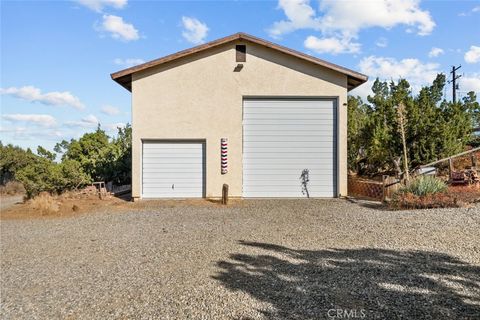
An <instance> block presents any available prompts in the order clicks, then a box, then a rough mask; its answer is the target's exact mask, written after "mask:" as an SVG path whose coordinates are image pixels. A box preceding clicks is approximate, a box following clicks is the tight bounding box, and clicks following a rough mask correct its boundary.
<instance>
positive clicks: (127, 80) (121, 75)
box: [110, 32, 368, 91]
mask: <svg viewBox="0 0 480 320" xmlns="http://www.w3.org/2000/svg"><path fill="white" fill-rule="evenodd" d="M235 40H244V41H249V42H252V43H255V44H258V45H261V46H264V47H267V48H270V49H274V50H277V51H280V52H283V53H286V54H289V55H291V56H294V57H297V58H300V59H303V60H306V61H309V62H312V63H314V64H316V65H320V66H322V67H326V68H329V69H332V70H335V71H338V72H340V73H343V74H345V75H346V76H347V78H348V81H347V83H348V84H347V85H348V90H349V91H350V90H352V89H354V88H356V87H358V86H359V85H361V84H362V83H365V82H366V81H367V80H368V77H367V76H366V75H364V74H361V73H359V72H356V71H353V70H350V69H347V68H344V67H341V66H339V65H336V64H334V63H331V62H327V61H325V60H322V59H318V58H315V57H313V56H310V55H308V54H305V53H302V52H300V51H296V50H293V49H290V48H287V47H284V46H281V45H278V44H275V43H272V42H269V41H266V40H263V39H260V38H257V37H254V36H251V35H249V34H246V33H243V32H239V33H235V34H233V35H231V36H228V37H224V38H220V39H217V40H214V41H211V42H208V43H205V44H202V45H199V46H196V47H193V48H190V49H187V50H183V51H179V52H177V53H174V54H170V55H168V56H165V57H163V58H159V59H155V60H152V61H149V62H145V63H142V64H139V65H137V66H134V67H131V68H128V69H124V70H121V71H118V72H115V73H112V74H111V75H110V76H111V77H112V79H113V80H115V81H116V82H117V83H118V84H120V85H121V86H122V87H124V88H125V89H127V90H128V91H131V90H132V74H133V73H135V72H138V71H142V70H145V69H149V68H152V67H155V66H158V65H160V64H163V63H166V62H170V61H173V60H177V59H180V58H182V57H185V56H188V55H191V54H194V53H197V52H200V51H204V50H207V49H210V48H214V47H217V46H220V45H222V44H225V43H229V42H232V41H235Z"/></svg>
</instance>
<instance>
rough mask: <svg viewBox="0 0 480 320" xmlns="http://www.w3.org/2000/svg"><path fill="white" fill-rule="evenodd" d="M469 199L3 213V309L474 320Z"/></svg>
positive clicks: (479, 212)
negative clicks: (415, 206)
mask: <svg viewBox="0 0 480 320" xmlns="http://www.w3.org/2000/svg"><path fill="white" fill-rule="evenodd" d="M479 230H480V208H479V207H477V208H470V209H441V210H440V209H435V210H424V211H382V210H378V209H377V208H375V207H374V206H370V205H368V204H364V205H360V204H355V203H351V202H348V201H346V200H281V201H279V200H258V201H244V202H242V203H240V204H237V205H233V206H231V207H228V208H224V207H221V206H218V205H215V204H205V205H197V206H192V205H186V204H182V203H181V202H180V203H178V204H176V205H166V204H162V203H155V202H152V203H149V204H148V205H146V206H144V207H142V208H141V209H139V208H138V207H132V210H130V211H127V212H101V213H95V214H86V215H81V216H76V217H71V218H57V219H37V220H4V221H2V222H1V254H2V256H1V267H2V269H1V312H0V318H2V319H58V318H61V319H342V318H343V319H345V318H347V315H349V318H350V319H352V318H364V319H385V318H386V319H397V318H402V319H478V318H479V317H480V231H479Z"/></svg>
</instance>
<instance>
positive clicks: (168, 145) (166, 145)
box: [143, 141, 203, 151]
mask: <svg viewBox="0 0 480 320" xmlns="http://www.w3.org/2000/svg"><path fill="white" fill-rule="evenodd" d="M143 149H144V150H147V149H187V150H192V151H193V150H202V149H203V145H202V143H197V142H195V143H183V142H150V141H144V143H143Z"/></svg>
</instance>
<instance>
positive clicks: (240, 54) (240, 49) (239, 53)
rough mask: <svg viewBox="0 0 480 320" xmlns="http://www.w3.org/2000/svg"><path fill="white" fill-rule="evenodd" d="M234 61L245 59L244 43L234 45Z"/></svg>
mask: <svg viewBox="0 0 480 320" xmlns="http://www.w3.org/2000/svg"><path fill="white" fill-rule="evenodd" d="M235 51H236V55H235V61H236V62H245V61H247V46H246V45H244V44H238V45H236V46H235Z"/></svg>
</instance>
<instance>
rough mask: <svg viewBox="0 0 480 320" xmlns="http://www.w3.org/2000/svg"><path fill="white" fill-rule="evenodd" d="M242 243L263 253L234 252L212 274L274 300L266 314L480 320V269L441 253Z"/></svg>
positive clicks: (226, 283) (230, 285)
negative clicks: (305, 247) (304, 247)
mask: <svg viewBox="0 0 480 320" xmlns="http://www.w3.org/2000/svg"><path fill="white" fill-rule="evenodd" d="M240 245H242V246H248V247H255V248H258V249H263V250H265V251H266V253H265V254H260V255H250V254H240V253H237V254H231V255H230V257H229V261H219V262H217V266H218V268H219V272H218V274H217V275H215V276H214V277H213V278H214V279H216V280H218V281H220V282H221V283H222V284H223V285H224V286H225V287H226V288H229V289H231V290H240V291H243V292H246V293H248V294H249V295H251V296H252V297H254V298H256V299H257V300H259V301H262V302H267V303H269V304H270V305H271V306H272V308H269V309H268V310H260V311H261V312H262V313H263V314H264V316H265V318H267V319H346V318H348V319H355V318H357V319H361V318H364V319H400V318H401V319H479V318H480V267H478V266H474V265H470V264H467V263H465V262H463V261H461V260H459V259H457V258H455V257H452V256H449V255H446V254H443V253H438V252H426V251H395V250H384V249H369V248H366V249H329V250H319V251H311V250H294V249H290V248H287V247H283V246H279V245H275V244H268V243H258V242H246V241H240ZM331 309H334V310H331ZM329 310H330V311H329Z"/></svg>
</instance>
